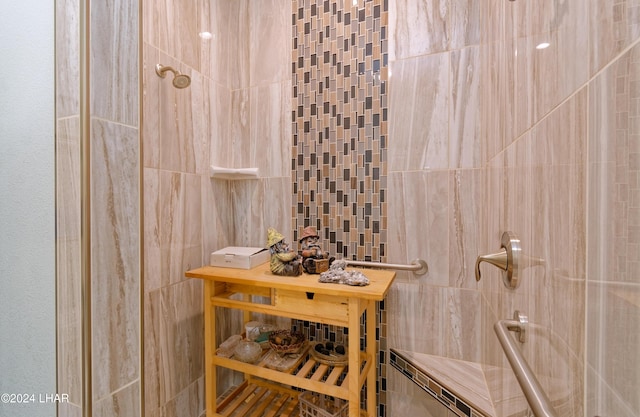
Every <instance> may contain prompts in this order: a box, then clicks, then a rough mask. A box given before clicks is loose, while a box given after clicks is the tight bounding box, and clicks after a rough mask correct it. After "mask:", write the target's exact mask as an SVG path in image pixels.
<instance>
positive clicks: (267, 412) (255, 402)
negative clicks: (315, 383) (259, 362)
mask: <svg viewBox="0 0 640 417" xmlns="http://www.w3.org/2000/svg"><path fill="white" fill-rule="evenodd" d="M299 394H300V392H299V391H295V390H291V389H287V388H286V387H283V386H280V385H276V384H271V383H268V382H264V381H258V380H252V381H251V382H248V381H245V382H244V383H243V384H241V385H240V386H238V387H237V388H236V389H235V390H233V391H232V392H231V393H229V394H228V395H226V396H225V398H223V399H219V401H218V407H217V410H216V413H217V414H216V416H223V417H240V416H243V417H276V416H282V417H298V415H299V414H300V410H299V408H298V395H299Z"/></svg>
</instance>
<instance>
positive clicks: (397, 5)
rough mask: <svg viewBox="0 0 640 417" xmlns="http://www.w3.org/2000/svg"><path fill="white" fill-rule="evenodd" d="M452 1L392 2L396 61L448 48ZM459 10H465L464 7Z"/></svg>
mask: <svg viewBox="0 0 640 417" xmlns="http://www.w3.org/2000/svg"><path fill="white" fill-rule="evenodd" d="M450 3H451V2H450V1H449V0H436V1H426V0H419V1H415V0H400V1H392V2H390V3H389V30H390V39H391V42H390V43H389V59H390V60H391V61H395V60H400V59H405V58H409V57H417V56H420V55H428V54H434V53H438V52H443V51H446V50H448V47H449V38H450V36H451V29H450V11H449V9H450ZM458 10H459V11H460V13H462V9H458ZM463 21H464V20H463ZM427 91H428V90H427Z"/></svg>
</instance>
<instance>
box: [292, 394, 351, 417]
mask: <svg viewBox="0 0 640 417" xmlns="http://www.w3.org/2000/svg"><path fill="white" fill-rule="evenodd" d="M298 400H299V406H300V417H349V401H345V400H342V399H340V398H335V397H330V396H328V395H323V394H318V393H315V392H312V391H305V392H303V393H302V394H300V395H299V396H298Z"/></svg>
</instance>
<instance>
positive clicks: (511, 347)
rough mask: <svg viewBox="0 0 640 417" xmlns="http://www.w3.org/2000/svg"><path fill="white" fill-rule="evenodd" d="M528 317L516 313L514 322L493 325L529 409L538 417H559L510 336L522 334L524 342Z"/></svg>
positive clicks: (506, 321)
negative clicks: (516, 333)
mask: <svg viewBox="0 0 640 417" xmlns="http://www.w3.org/2000/svg"><path fill="white" fill-rule="evenodd" d="M526 325H527V317H526V316H524V315H522V314H520V312H518V311H516V312H515V313H514V319H513V320H500V321H498V322H497V323H496V324H494V325H493V330H495V332H496V335H497V336H498V340H499V341H500V344H501V345H502V349H503V350H504V354H505V355H506V356H507V360H508V361H509V364H510V365H511V368H512V369H513V373H514V374H515V375H516V379H517V380H518V383H519V384H520V388H521V389H522V392H523V393H524V396H525V398H526V399H527V402H528V403H529V407H530V408H531V411H533V414H534V415H535V416H536V417H557V414H556V411H555V410H554V408H553V406H552V405H551V401H549V398H548V397H547V394H545V392H544V390H543V389H542V387H541V386H540V383H539V382H538V379H537V378H536V376H535V375H534V373H533V371H532V370H531V368H530V367H529V364H528V363H527V361H526V360H525V358H524V356H522V353H521V352H520V349H519V348H518V347H517V346H516V341H515V340H514V338H513V337H511V336H509V331H516V332H518V333H520V335H519V336H520V337H519V340H520V341H524V340H526V339H524V336H523V335H524V332H525V331H526Z"/></svg>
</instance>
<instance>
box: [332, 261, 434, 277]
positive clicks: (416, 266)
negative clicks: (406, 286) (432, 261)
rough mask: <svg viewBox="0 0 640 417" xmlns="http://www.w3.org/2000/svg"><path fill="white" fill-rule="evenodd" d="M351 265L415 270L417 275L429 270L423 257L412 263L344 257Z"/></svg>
mask: <svg viewBox="0 0 640 417" xmlns="http://www.w3.org/2000/svg"><path fill="white" fill-rule="evenodd" d="M343 261H345V262H346V263H347V265H349V266H364V267H367V268H380V269H395V270H398V271H413V273H414V274H416V275H424V274H426V273H427V272H428V271H429V266H428V265H427V262H425V261H423V260H422V259H414V260H413V262H412V263H411V265H402V264H386V263H382V262H367V261H350V260H348V259H343Z"/></svg>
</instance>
